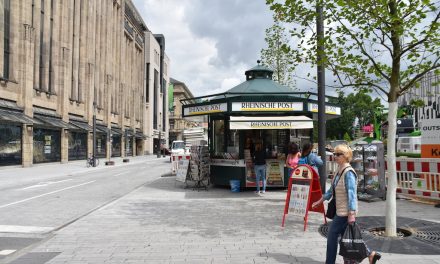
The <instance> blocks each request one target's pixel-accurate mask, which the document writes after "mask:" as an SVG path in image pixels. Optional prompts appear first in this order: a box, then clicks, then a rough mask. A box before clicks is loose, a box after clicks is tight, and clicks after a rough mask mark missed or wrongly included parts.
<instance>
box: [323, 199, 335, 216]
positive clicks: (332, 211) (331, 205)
mask: <svg viewBox="0 0 440 264" xmlns="http://www.w3.org/2000/svg"><path fill="white" fill-rule="evenodd" d="M335 200H336V199H335V197H333V198H332V199H331V201H330V202H329V203H328V204H327V212H326V213H325V217H327V218H328V219H333V218H334V217H335V215H336V201H335Z"/></svg>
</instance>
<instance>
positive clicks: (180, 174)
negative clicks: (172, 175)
mask: <svg viewBox="0 0 440 264" xmlns="http://www.w3.org/2000/svg"><path fill="white" fill-rule="evenodd" d="M188 166H189V160H187V159H181V160H179V167H178V168H177V173H176V181H180V182H185V181H186V175H187V173H188Z"/></svg>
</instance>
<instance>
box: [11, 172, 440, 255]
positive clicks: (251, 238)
mask: <svg viewBox="0 0 440 264" xmlns="http://www.w3.org/2000/svg"><path fill="white" fill-rule="evenodd" d="M285 195H286V192H285V191H284V190H272V191H271V190H269V192H267V193H266V194H265V195H264V196H262V197H259V196H256V195H255V194H254V193H253V192H252V191H250V190H249V191H247V192H241V193H231V192H230V191H229V190H228V189H226V188H225V189H223V188H210V189H209V191H207V192H206V191H199V192H198V191H193V190H192V189H183V188H182V185H181V184H180V183H176V182H175V177H163V178H160V179H158V180H156V181H155V182H153V183H150V184H148V185H144V186H143V187H141V188H139V189H137V190H135V191H133V192H131V193H130V194H128V195H126V196H124V197H123V198H121V199H119V200H116V201H114V202H113V203H111V204H109V205H107V206H105V207H103V208H101V209H100V210H97V211H95V212H94V213H92V214H90V215H88V216H86V217H84V218H82V219H80V220H79V221H77V222H75V223H73V224H71V225H69V226H67V227H65V228H63V229H61V230H59V231H57V232H56V233H55V234H54V236H53V237H52V238H51V239H49V240H47V241H45V242H44V243H42V244H40V245H38V246H36V247H35V248H33V249H32V253H31V254H28V255H24V256H22V258H21V259H18V260H16V261H14V262H13V263H14V264H24V263H36V264H39V263H49V264H61V263H70V264H79V263H81V264H84V263H96V264H98V263H99V264H102V263H191V264H194V263H240V264H241V263H323V262H324V259H325V246H326V240H325V238H323V237H322V236H321V235H320V234H319V233H318V228H319V226H320V225H321V224H322V222H323V217H322V215H319V214H317V213H311V214H310V217H309V227H308V230H307V232H303V229H302V228H303V222H302V219H300V218H299V217H295V216H293V215H289V216H288V218H287V222H286V227H285V228H281V227H280V225H281V220H282V212H283V206H284V201H285V200H284V199H285ZM397 204H398V214H399V216H402V217H412V218H421V217H423V219H424V220H429V221H437V222H438V221H439V220H440V219H439V217H438V215H439V214H438V212H439V211H438V209H436V208H434V207H433V206H432V205H425V204H420V203H414V202H410V201H405V200H398V201H397ZM384 211H385V203H384V202H376V203H364V202H360V212H361V215H363V216H366V215H384ZM373 250H374V249H373ZM31 259H33V260H34V262H29V261H30V260H31ZM38 259H39V260H44V261H41V262H35V261H36V260H38ZM45 261H48V262H45ZM337 263H342V260H341V259H340V258H338V261H337ZM363 263H367V261H364V262H363ZM378 263H384V264H385V263H387V264H390V263H396V264H397V263H398V264H405V263H437V264H439V263H440V256H438V255H437V256H432V255H399V254H387V253H384V254H383V258H382V259H381V260H380V261H379V262H378Z"/></svg>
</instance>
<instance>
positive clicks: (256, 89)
mask: <svg viewBox="0 0 440 264" xmlns="http://www.w3.org/2000/svg"><path fill="white" fill-rule="evenodd" d="M245 75H246V81H245V82H243V83H240V84H239V85H237V86H235V87H233V88H231V89H229V90H228V91H226V93H251V94H255V93H292V92H293V90H292V89H291V88H289V87H286V86H283V85H281V84H279V83H277V82H275V81H273V80H272V75H273V71H272V70H271V69H269V68H267V67H266V66H263V65H257V66H255V67H253V68H252V69H250V70H247V71H246V72H245Z"/></svg>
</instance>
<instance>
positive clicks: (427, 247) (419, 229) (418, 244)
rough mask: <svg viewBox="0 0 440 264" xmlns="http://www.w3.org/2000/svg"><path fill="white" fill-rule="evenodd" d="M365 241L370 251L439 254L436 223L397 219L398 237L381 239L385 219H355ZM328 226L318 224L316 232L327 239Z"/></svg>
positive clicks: (439, 242) (439, 233)
mask: <svg viewBox="0 0 440 264" xmlns="http://www.w3.org/2000/svg"><path fill="white" fill-rule="evenodd" d="M356 222H357V223H359V226H360V227H361V229H362V236H363V238H364V241H366V243H367V245H368V246H369V247H370V248H371V249H372V250H378V251H381V252H387V253H397V254H418V255H439V254H440V225H439V224H438V223H434V222H430V221H425V220H420V219H413V218H406V217H397V226H398V228H397V235H398V236H397V237H395V238H390V237H385V236H383V234H384V230H385V228H384V227H383V226H384V222H385V218H384V217H380V216H364V217H358V218H356ZM330 224H331V223H329V224H328V225H325V224H324V225H321V226H320V227H319V229H318V232H319V233H320V234H321V235H322V236H323V237H327V235H328V231H329V228H330Z"/></svg>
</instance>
